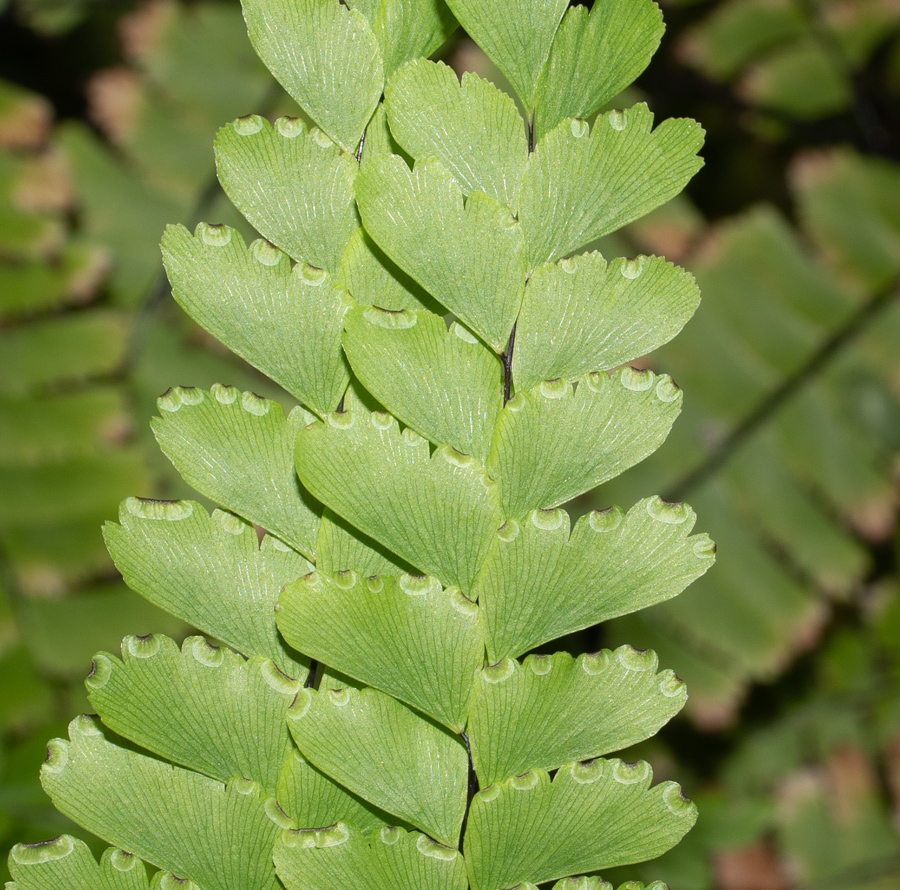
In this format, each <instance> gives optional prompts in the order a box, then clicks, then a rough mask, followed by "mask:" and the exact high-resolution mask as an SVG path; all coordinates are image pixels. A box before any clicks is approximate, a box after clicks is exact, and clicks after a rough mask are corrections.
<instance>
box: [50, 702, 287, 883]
mask: <svg viewBox="0 0 900 890" xmlns="http://www.w3.org/2000/svg"><path fill="white" fill-rule="evenodd" d="M69 739H70V741H65V740H63V739H53V740H52V741H51V742H49V743H48V746H47V750H48V756H47V760H46V762H45V763H44V766H43V767H42V769H41V783H42V784H43V786H44V790H45V791H46V792H47V793H48V794H49V795H50V797H51V798H52V800H53V803H54V804H55V805H56V807H57V809H58V810H60V812H62V813H64V814H65V815H67V816H69V818H71V819H73V820H74V821H76V822H78V823H79V824H80V825H83V826H84V827H85V828H87V829H88V830H89V831H91V832H92V833H94V834H96V835H97V836H98V837H101V838H103V839H104V840H106V841H107V842H108V843H112V844H115V845H116V846H119V847H122V848H123V849H126V850H128V851H130V852H133V853H134V854H136V855H137V856H140V857H141V858H142V859H145V860H147V862H151V863H153V865H156V866H157V867H159V868H163V869H166V870H167V871H170V872H173V873H174V874H176V875H178V876H179V878H182V879H187V880H191V881H194V882H195V883H196V884H197V885H198V886H199V887H202V888H207V887H208V888H211V890H212V888H216V890H217V888H225V887H247V888H250V887H252V888H253V890H276V887H277V880H276V878H275V869H274V866H273V865H272V846H273V844H274V842H275V838H276V836H277V834H278V828H277V827H276V826H275V824H274V823H273V822H271V821H270V819H269V817H268V816H267V815H266V813H265V812H264V810H263V804H262V801H260V799H259V797H258V796H257V788H256V786H255V785H254V784H253V783H252V782H242V781H240V780H238V781H237V782H234V783H232V785H230V786H229V787H228V788H227V789H226V787H225V786H224V785H222V784H221V783H220V782H216V781H215V780H213V779H208V778H207V777H206V776H201V775H199V774H198V773H194V772H190V771H188V770H184V769H180V768H178V767H172V766H171V765H169V764H167V763H163V762H162V761H159V760H154V759H152V758H150V757H144V756H142V755H140V754H136V753H134V752H132V751H127V750H125V749H124V748H119V747H117V746H116V745H112V744H110V743H109V742H107V741H106V739H104V737H103V734H102V733H101V731H100V729H99V728H98V727H97V726H96V725H95V724H94V722H93V721H92V720H91V719H90V718H89V717H78V718H77V719H76V720H74V721H72V723H71V724H70V725H69ZM135 801H140V805H139V806H138V805H136V804H135Z"/></svg>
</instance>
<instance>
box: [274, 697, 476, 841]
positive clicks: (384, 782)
mask: <svg viewBox="0 0 900 890" xmlns="http://www.w3.org/2000/svg"><path fill="white" fill-rule="evenodd" d="M288 727H289V729H290V731H291V735H293V737H294V741H295V742H296V743H297V746H298V747H299V748H300V752H301V753H302V754H303V756H304V757H306V758H307V759H308V760H310V761H311V762H312V763H313V764H314V765H315V766H317V767H318V768H319V769H320V770H322V772H324V773H325V774H326V775H328V776H330V777H331V778H332V779H334V780H335V781H336V782H339V783H340V784H341V785H343V786H344V787H345V788H349V789H350V790H351V791H352V792H354V793H355V794H358V795H359V796H360V797H362V798H364V799H365V800H367V801H369V803H371V804H374V805H375V806H377V807H378V808H379V809H382V810H385V811H386V812H388V813H392V814H393V815H395V816H399V817H400V818H401V819H403V820H404V821H406V822H408V823H410V824H411V825H414V826H415V827H416V828H420V829H422V830H423V831H425V832H427V833H428V834H429V835H431V836H432V837H433V838H435V839H436V840H438V841H440V842H441V843H443V844H447V845H450V846H456V842H457V837H458V835H459V829H460V825H461V824H462V818H463V813H464V811H465V806H466V775H467V766H466V765H467V762H468V755H467V754H466V749H465V747H464V745H463V743H462V742H461V741H460V739H459V738H457V737H455V736H452V735H451V734H450V733H448V732H447V731H446V730H444V729H442V728H440V727H438V726H436V725H435V724H433V723H432V722H431V721H429V720H426V719H424V718H423V717H420V716H418V715H417V714H416V713H414V712H413V711H411V710H410V709H409V708H407V707H406V705H403V704H401V703H400V702H398V701H397V700H396V699H394V698H391V697H390V696H389V695H385V694H384V693H383V692H379V691H378V690H377V689H359V690H357V689H333V690H330V691H328V692H315V691H313V690H310V689H306V690H301V692H300V693H299V694H298V696H297V700H296V702H295V703H294V705H293V706H292V707H291V709H290V711H288Z"/></svg>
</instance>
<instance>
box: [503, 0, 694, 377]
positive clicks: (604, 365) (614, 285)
mask: <svg viewBox="0 0 900 890" xmlns="http://www.w3.org/2000/svg"><path fill="white" fill-rule="evenodd" d="M577 8H578V9H582V8H583V7H577ZM699 303H700V291H699V289H698V288H697V285H696V283H695V282H694V278H693V276H692V275H691V274H690V273H688V272H685V271H684V270H683V269H680V268H678V267H677V266H673V265H672V264H671V263H667V262H666V261H665V260H664V259H662V258H660V257H646V256H639V257H637V258H636V259H633V260H626V259H614V260H611V261H610V262H607V261H606V260H605V259H603V257H602V256H601V255H600V254H599V253H589V254H582V255H581V256H576V257H572V258H571V259H568V260H562V261H561V262H559V263H556V264H553V265H545V266H540V267H538V269H536V270H535V272H534V275H532V276H531V279H530V281H529V282H528V286H527V287H526V288H525V298H524V300H523V301H522V311H521V313H520V315H519V320H518V322H517V323H516V348H515V352H514V353H513V380H514V381H515V384H516V388H517V389H518V390H524V389H529V388H530V387H532V386H535V385H536V384H538V383H540V381H542V380H556V379H557V378H560V377H561V378H563V379H565V380H572V379H574V378H575V377H580V376H581V375H582V374H586V373H588V372H589V371H606V370H609V369H610V368H615V367H616V366H618V365H621V364H624V363H625V362H629V361H632V360H633V359H636V358H639V357H640V356H642V355H647V354H648V353H650V352H652V351H653V350H654V349H657V348H658V347H660V346H662V345H663V344H664V343H667V342H668V341H669V340H671V339H672V337H674V336H675V335H676V334H677V333H678V332H679V331H680V330H681V329H682V327H684V325H685V324H686V323H687V321H688V320H689V319H690V317H691V316H692V315H693V314H694V312H695V311H696V309H697V306H698V305H699Z"/></svg>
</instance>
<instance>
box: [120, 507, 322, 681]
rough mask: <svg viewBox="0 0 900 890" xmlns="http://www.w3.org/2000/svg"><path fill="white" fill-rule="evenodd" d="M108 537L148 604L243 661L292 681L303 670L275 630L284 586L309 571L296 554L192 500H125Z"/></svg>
mask: <svg viewBox="0 0 900 890" xmlns="http://www.w3.org/2000/svg"><path fill="white" fill-rule="evenodd" d="M103 536H104V538H105V540H106V545H107V547H108V548H109V552H110V554H111V555H112V558H113V560H114V561H115V564H116V568H117V569H118V570H119V571H120V572H121V573H122V576H123V577H124V579H125V581H126V583H127V584H128V586H129V587H131V588H132V589H133V590H136V591H137V592H138V593H140V594H141V596H143V597H144V598H145V599H147V600H149V601H150V602H152V603H155V604H156V605H158V606H160V607H161V608H163V609H165V610H166V611H167V612H171V613H172V614H173V615H177V616H178V617H179V618H182V619H184V620H185V621H187V622H188V623H189V624H192V625H193V626H194V627H197V628H199V629H200V630H202V631H204V632H205V633H208V634H210V635H212V636H214V637H216V638H217V639H220V640H223V641H224V642H226V643H227V644H228V645H229V646H233V647H234V648H235V649H237V650H238V651H239V652H242V653H243V654H244V655H247V656H250V655H259V656H261V657H264V658H269V659H271V660H272V661H273V662H275V664H277V665H278V667H279V668H281V669H282V670H283V671H286V672H287V673H288V674H290V675H291V676H292V677H305V676H306V667H304V666H301V665H299V664H298V663H297V662H296V661H295V660H294V656H293V655H291V654H289V653H288V652H287V650H286V648H285V646H284V644H283V643H282V642H281V640H280V638H279V636H278V630H277V628H276V627H275V611H274V610H275V605H276V603H277V602H278V593H279V591H280V590H281V588H282V587H283V586H284V585H285V584H287V583H288V581H293V580H295V579H296V578H299V577H301V576H302V575H305V574H306V573H307V572H309V571H311V570H312V568H313V567H312V565H311V564H310V563H309V562H307V561H306V560H305V559H304V558H303V557H302V556H301V555H300V554H299V553H297V552H296V551H294V550H292V549H291V548H289V547H287V546H286V545H285V544H283V543H282V542H281V541H279V540H278V539H277V538H273V537H272V536H270V535H266V537H264V538H263V540H262V545H259V544H258V542H257V537H256V532H255V531H254V530H253V528H252V526H250V525H248V524H247V523H246V522H243V521H241V520H240V519H238V518H237V517H236V516H234V515H232V514H231V513H224V512H222V511H220V510H215V511H213V514H212V516H209V515H208V514H207V512H206V510H204V509H203V507H202V506H200V504H197V503H195V502H193V501H175V502H171V503H167V502H159V501H142V500H140V499H139V498H128V500H126V501H125V502H124V503H123V504H122V506H121V508H120V510H119V524H118V525H116V524H115V523H112V522H108V523H107V524H106V525H105V526H104V529H103Z"/></svg>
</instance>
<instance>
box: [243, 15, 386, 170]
mask: <svg viewBox="0 0 900 890" xmlns="http://www.w3.org/2000/svg"><path fill="white" fill-rule="evenodd" d="M243 5H244V17H245V19H246V20H247V30H248V31H249V33H250V40H251V41H252V42H253V47H254V48H255V49H256V51H257V53H259V57H260V58H261V59H262V60H263V62H265V63H266V66H267V67H268V69H269V70H270V71H271V72H272V74H274V75H275V77H276V79H277V80H278V82H279V83H281V85H282V86H283V87H284V88H285V89H286V90H287V91H288V92H289V93H290V94H291V95H292V96H293V97H294V98H295V99H296V100H297V102H299V103H300V105H301V106H302V108H303V110H304V111H306V113H307V114H308V115H309V116H310V117H311V118H312V119H313V120H314V121H315V122H316V123H317V124H318V125H319V126H320V127H321V128H322V129H323V130H324V131H325V132H326V133H327V134H328V135H329V136H331V138H332V139H334V141H335V142H337V143H338V145H340V146H341V148H343V149H344V150H345V151H348V152H351V153H352V152H355V151H356V147H357V146H358V145H359V141H360V139H361V138H362V134H363V130H364V129H365V128H366V124H367V123H368V122H369V118H370V117H371V116H372V112H374V111H375V106H376V105H377V104H378V100H379V98H380V96H381V91H382V89H383V87H384V62H383V60H382V57H381V50H380V49H379V47H378V41H377V40H376V39H375V35H374V34H373V33H372V29H371V27H370V26H369V23H368V22H367V21H366V18H365V16H364V15H363V14H362V13H361V12H359V11H358V10H356V9H348V8H347V7H346V6H344V5H343V4H341V3H340V2H339V0H299V2H298V0H276V2H272V0H244V4H243Z"/></svg>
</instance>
